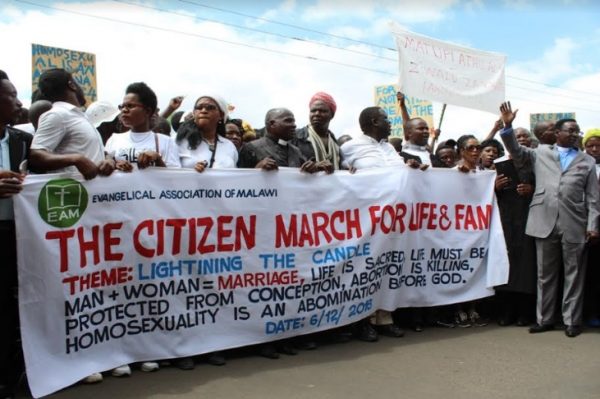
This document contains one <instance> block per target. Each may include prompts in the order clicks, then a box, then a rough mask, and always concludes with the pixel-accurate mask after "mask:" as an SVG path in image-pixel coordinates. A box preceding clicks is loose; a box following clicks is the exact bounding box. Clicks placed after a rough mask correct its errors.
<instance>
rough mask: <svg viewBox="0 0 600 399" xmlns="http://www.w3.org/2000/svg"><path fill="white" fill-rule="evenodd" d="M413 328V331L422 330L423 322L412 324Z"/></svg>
mask: <svg viewBox="0 0 600 399" xmlns="http://www.w3.org/2000/svg"><path fill="white" fill-rule="evenodd" d="M413 330H414V331H415V332H423V324H415V325H414V326H413Z"/></svg>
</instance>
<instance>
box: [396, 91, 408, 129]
mask: <svg viewBox="0 0 600 399" xmlns="http://www.w3.org/2000/svg"><path fill="white" fill-rule="evenodd" d="M396 98H397V99H398V105H399V106H400V112H401V113H402V124H403V125H404V126H406V122H408V120H409V119H410V115H409V114H408V109H407V108H406V98H405V97H404V93H402V92H401V91H399V92H397V93H396Z"/></svg>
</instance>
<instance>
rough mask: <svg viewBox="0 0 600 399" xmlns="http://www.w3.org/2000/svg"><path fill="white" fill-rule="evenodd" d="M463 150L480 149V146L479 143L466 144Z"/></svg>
mask: <svg viewBox="0 0 600 399" xmlns="http://www.w3.org/2000/svg"><path fill="white" fill-rule="evenodd" d="M465 150H467V151H481V146H480V145H468V146H466V147H465Z"/></svg>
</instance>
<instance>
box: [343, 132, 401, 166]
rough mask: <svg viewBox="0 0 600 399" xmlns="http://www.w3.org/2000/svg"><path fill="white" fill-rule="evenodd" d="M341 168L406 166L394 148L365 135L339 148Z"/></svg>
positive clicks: (383, 141) (385, 142)
mask: <svg viewBox="0 0 600 399" xmlns="http://www.w3.org/2000/svg"><path fill="white" fill-rule="evenodd" d="M340 152H341V153H342V159H343V161H342V166H344V167H345V168H350V167H353V168H355V169H368V168H381V167H384V166H406V165H405V164H404V160H403V159H402V157H401V156H400V155H398V153H397V152H396V149H395V148H394V146H392V145H391V144H390V143H388V142H387V141H385V140H381V141H380V142H377V140H375V139H374V138H372V137H370V136H367V135H365V134H363V135H361V136H360V137H357V138H354V139H352V140H350V141H348V142H346V143H344V144H343V145H342V146H341V147H340Z"/></svg>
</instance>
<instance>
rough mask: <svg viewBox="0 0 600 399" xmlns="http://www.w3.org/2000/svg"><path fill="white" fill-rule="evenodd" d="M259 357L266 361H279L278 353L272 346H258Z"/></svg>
mask: <svg viewBox="0 0 600 399" xmlns="http://www.w3.org/2000/svg"><path fill="white" fill-rule="evenodd" d="M259 355H260V356H262V357H266V358H267V359H279V353H277V349H275V346H274V345H271V344H264V345H261V346H260V349H259Z"/></svg>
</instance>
